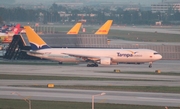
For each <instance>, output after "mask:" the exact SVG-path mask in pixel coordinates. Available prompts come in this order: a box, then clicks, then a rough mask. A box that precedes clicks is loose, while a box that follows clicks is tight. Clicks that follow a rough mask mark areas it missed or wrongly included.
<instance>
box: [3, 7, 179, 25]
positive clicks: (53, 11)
mask: <svg viewBox="0 0 180 109" xmlns="http://www.w3.org/2000/svg"><path fill="white" fill-rule="evenodd" d="M58 12H64V13H66V14H69V16H65V15H64V16H60V15H59V13H58ZM78 14H86V15H87V16H78ZM90 14H94V15H95V16H89V15H90ZM81 19H86V23H87V24H102V23H104V22H105V21H106V20H108V19H112V20H113V21H114V24H118V25H119V24H122V25H124V24H134V25H136V24H138V25H144V24H147V25H151V24H152V25H153V24H155V22H157V21H162V22H163V24H180V12H179V11H175V10H172V9H169V10H168V11H167V12H166V13H160V12H157V13H152V12H151V11H141V10H139V11H132V10H131V11H124V10H123V9H122V8H118V9H117V10H110V8H108V7H104V8H94V7H92V6H88V7H82V8H79V9H71V8H67V7H64V6H59V5H56V4H53V5H52V6H51V7H50V8H49V9H47V10H43V9H23V8H2V7H1V8H0V23H2V21H6V22H12V21H16V22H42V23H45V24H46V23H48V22H52V23H54V22H59V23H65V22H71V21H75V22H77V21H78V20H81Z"/></svg>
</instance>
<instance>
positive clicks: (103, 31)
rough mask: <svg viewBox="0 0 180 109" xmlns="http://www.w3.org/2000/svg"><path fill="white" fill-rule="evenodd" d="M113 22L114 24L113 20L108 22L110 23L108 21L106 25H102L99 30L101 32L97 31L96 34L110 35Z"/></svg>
mask: <svg viewBox="0 0 180 109" xmlns="http://www.w3.org/2000/svg"><path fill="white" fill-rule="evenodd" d="M112 22H113V20H108V21H106V23H105V24H104V25H102V26H101V27H100V28H99V30H97V31H96V32H95V34H104V35H106V34H108V33H109V30H110V27H111V25H112Z"/></svg>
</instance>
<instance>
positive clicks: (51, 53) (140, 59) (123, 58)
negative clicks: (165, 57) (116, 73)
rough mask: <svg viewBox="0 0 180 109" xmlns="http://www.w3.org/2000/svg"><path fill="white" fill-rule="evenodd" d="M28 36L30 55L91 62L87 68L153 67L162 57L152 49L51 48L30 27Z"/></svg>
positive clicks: (59, 60)
mask: <svg viewBox="0 0 180 109" xmlns="http://www.w3.org/2000/svg"><path fill="white" fill-rule="evenodd" d="M24 28H25V31H26V35H27V37H28V40H29V43H30V45H31V48H32V50H30V51H26V52H27V54H28V55H31V56H35V57H39V58H44V59H49V60H54V61H58V62H89V63H88V64H87V67H98V64H101V65H112V64H118V63H120V62H124V63H128V62H130V63H146V62H149V67H152V62H154V61H157V60H160V59H161V58H162V56H161V55H160V54H159V53H157V52H156V51H154V50H150V49H98V48H51V47H50V46H48V45H47V44H46V43H45V42H44V41H43V40H42V39H41V38H40V36H38V35H37V33H35V32H34V30H33V29H32V28H31V27H30V26H25V27H24Z"/></svg>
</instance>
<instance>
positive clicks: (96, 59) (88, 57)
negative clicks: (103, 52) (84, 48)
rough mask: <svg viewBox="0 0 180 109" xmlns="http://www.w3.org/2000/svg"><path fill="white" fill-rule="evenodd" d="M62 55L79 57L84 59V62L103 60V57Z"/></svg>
mask: <svg viewBox="0 0 180 109" xmlns="http://www.w3.org/2000/svg"><path fill="white" fill-rule="evenodd" d="M62 54H65V55H69V56H73V57H77V58H82V59H84V60H91V61H99V60H100V59H101V57H98V56H90V55H79V54H70V53H62Z"/></svg>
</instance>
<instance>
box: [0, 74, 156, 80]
mask: <svg viewBox="0 0 180 109" xmlns="http://www.w3.org/2000/svg"><path fill="white" fill-rule="evenodd" d="M0 79H7V80H12V79H13V80H97V81H108V80H109V81H155V80H143V79H119V78H96V77H70V76H38V75H10V74H0Z"/></svg>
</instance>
